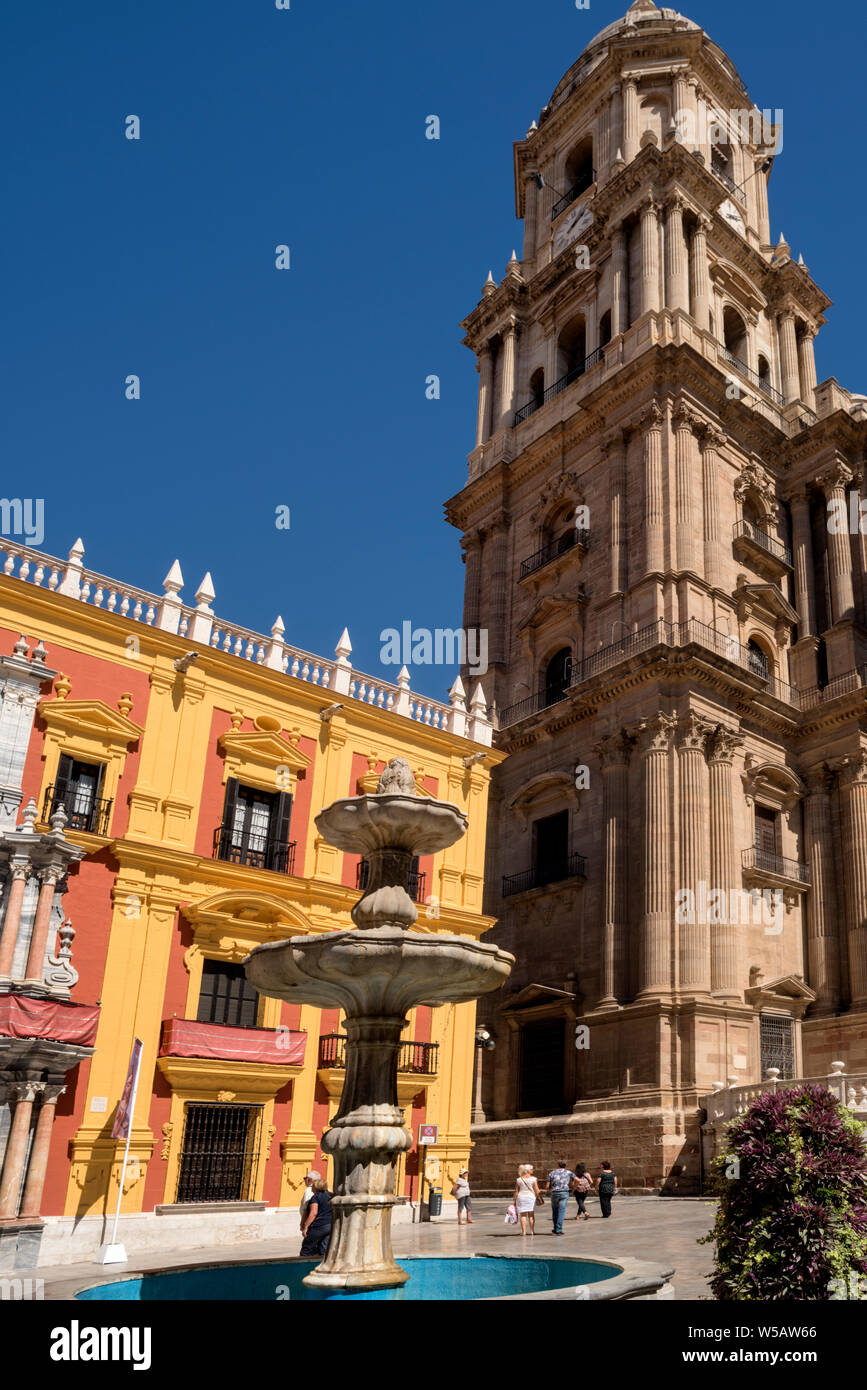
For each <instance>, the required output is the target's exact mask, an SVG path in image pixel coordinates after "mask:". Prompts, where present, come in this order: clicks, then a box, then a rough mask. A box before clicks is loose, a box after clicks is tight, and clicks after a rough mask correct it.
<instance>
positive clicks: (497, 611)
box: [488, 512, 509, 662]
mask: <svg viewBox="0 0 867 1390" xmlns="http://www.w3.org/2000/svg"><path fill="white" fill-rule="evenodd" d="M490 547H491V561H490V585H491V591H490V592H491V596H490V606H489V610H488V611H489V619H488V622H489V626H490V631H489V633H488V653H489V654H488V660H489V661H491V662H496V661H504V660H505V647H506V599H507V592H506V591H507V586H508V573H507V569H506V564H507V558H508V551H509V519H508V517H507V516H506V513H505V512H500V513H499V514H498V515H497V516H496V517H495V518H494V521H493V524H492V527H491V536H490Z"/></svg>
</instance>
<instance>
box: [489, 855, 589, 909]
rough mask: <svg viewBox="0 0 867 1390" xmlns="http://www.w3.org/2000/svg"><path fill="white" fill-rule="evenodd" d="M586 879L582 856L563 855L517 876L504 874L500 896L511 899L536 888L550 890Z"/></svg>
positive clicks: (584, 860) (584, 862) (585, 862)
mask: <svg viewBox="0 0 867 1390" xmlns="http://www.w3.org/2000/svg"><path fill="white" fill-rule="evenodd" d="M586 877H587V860H586V859H585V858H584V855H583V854H565V855H563V857H562V858H561V859H553V860H547V861H545V862H540V863H537V864H535V865H534V866H533V867H532V868H531V869H524V870H522V872H521V873H518V874H504V875H503V883H502V896H503V897H504V898H513V897H515V896H516V895H517V894H518V893H531V892H533V890H534V889H537V888H552V887H554V886H556V885H560V884H568V883H570V882H578V883H583V882H584V881H585V879H586Z"/></svg>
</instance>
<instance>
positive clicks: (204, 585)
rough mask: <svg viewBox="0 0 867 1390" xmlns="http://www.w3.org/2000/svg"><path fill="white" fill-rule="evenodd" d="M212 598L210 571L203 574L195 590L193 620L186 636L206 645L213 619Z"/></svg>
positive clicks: (207, 644) (212, 589) (212, 585)
mask: <svg viewBox="0 0 867 1390" xmlns="http://www.w3.org/2000/svg"><path fill="white" fill-rule="evenodd" d="M213 599H214V581H213V579H212V578H211V572H210V570H208V573H207V574H206V575H205V577H204V579H203V580H202V582H201V584H200V585H199V587H198V589H197V590H196V611H195V613H194V614H193V621H192V622H191V623H190V627H189V631H188V632H187V636H188V637H189V638H190V640H191V641H193V642H201V643H202V644H203V646H205V647H207V646H209V645H210V642H211V626H212V624H213V621H214V610H213V608H211V606H210V605H211V603H212V602H213Z"/></svg>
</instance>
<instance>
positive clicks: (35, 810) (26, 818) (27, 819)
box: [20, 796, 39, 835]
mask: <svg viewBox="0 0 867 1390" xmlns="http://www.w3.org/2000/svg"><path fill="white" fill-rule="evenodd" d="M38 815H39V807H38V806H37V805H36V799H35V797H32V796H31V798H30V800H29V801H28V803H27V805H26V806H25V807H24V810H23V811H22V812H21V826H20V828H21V830H23V831H24V833H25V835H32V834H33V827H34V825H35V824H36V818H37V816H38Z"/></svg>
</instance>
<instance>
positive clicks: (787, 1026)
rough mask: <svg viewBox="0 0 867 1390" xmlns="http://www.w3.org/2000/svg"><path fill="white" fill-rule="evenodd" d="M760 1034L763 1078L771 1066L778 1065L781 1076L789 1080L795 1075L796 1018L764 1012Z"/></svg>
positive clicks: (760, 1022)
mask: <svg viewBox="0 0 867 1390" xmlns="http://www.w3.org/2000/svg"><path fill="white" fill-rule="evenodd" d="M759 1036H760V1051H761V1068H762V1080H764V1079H765V1078H766V1077H767V1075H768V1068H769V1067H776V1068H777V1069H778V1070H779V1073H780V1078H781V1079H782V1080H783V1081H789V1080H790V1079H791V1078H792V1077H793V1076H794V1075H795V1024H794V1020H793V1019H791V1018H783V1017H782V1016H780V1015H778V1014H762V1015H761V1017H760V1019H759Z"/></svg>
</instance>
